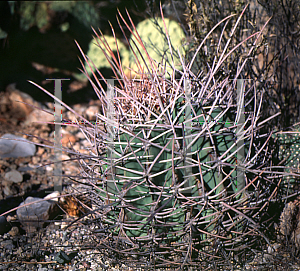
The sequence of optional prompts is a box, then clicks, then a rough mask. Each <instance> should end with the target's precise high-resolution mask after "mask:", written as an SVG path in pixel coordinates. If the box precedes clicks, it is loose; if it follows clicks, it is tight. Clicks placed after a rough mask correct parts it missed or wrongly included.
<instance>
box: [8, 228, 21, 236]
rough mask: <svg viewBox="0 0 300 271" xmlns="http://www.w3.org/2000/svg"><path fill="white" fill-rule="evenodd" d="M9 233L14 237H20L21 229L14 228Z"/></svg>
mask: <svg viewBox="0 0 300 271" xmlns="http://www.w3.org/2000/svg"><path fill="white" fill-rule="evenodd" d="M8 233H9V234H10V236H12V237H14V236H17V235H19V228H18V227H12V228H11V230H10V231H9V232H8Z"/></svg>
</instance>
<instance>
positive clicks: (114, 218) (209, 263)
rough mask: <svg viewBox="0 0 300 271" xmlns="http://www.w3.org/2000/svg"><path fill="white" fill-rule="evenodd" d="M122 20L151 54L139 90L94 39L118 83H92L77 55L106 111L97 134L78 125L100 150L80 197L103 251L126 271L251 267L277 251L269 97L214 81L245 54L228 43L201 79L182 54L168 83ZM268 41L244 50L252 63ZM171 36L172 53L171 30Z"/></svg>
mask: <svg viewBox="0 0 300 271" xmlns="http://www.w3.org/2000/svg"><path fill="white" fill-rule="evenodd" d="M241 16H242V15H240V17H238V19H237V20H236V24H238V22H239V20H240V18H241ZM120 18H121V19H122V20H123V22H124V23H125V25H126V26H127V27H128V30H130V31H131V34H132V35H134V36H135V40H136V41H137V42H138V45H139V46H138V47H139V48H142V50H143V55H144V57H143V58H141V57H140V56H142V52H138V53H135V64H134V65H135V67H142V66H143V65H142V64H146V63H147V64H146V69H145V70H144V69H142V68H141V70H140V72H139V73H138V72H137V71H135V73H136V74H137V78H139V79H132V78H129V77H127V76H126V73H125V72H124V70H123V67H122V63H121V61H120V55H119V54H114V53H113V50H110V48H109V46H108V43H107V41H106V40H105V37H104V36H101V35H99V34H98V33H97V32H96V31H94V32H95V35H96V37H95V39H97V41H100V43H99V44H100V45H101V46H100V47H102V50H103V52H109V53H110V56H111V57H110V56H108V57H107V60H108V61H109V63H110V64H111V67H112V70H113V71H114V73H115V76H116V79H107V78H104V77H103V76H102V74H101V73H100V72H99V71H97V73H96V72H94V71H93V68H92V67H93V63H91V62H90V61H89V59H88V58H87V57H86V56H85V54H84V53H83V52H82V50H81V49H80V46H79V45H78V47H79V49H80V50H81V53H82V55H83V57H84V59H85V61H86V62H87V63H89V64H88V66H89V67H90V70H91V72H88V71H87V68H86V67H87V65H85V64H83V63H82V66H83V72H84V74H85V75H86V76H87V78H88V79H89V81H90V82H91V84H92V85H93V88H94V89H95V92H96V93H97V95H98V97H99V99H100V101H101V102H102V110H101V112H99V113H98V114H97V121H96V122H95V123H90V122H87V121H86V120H84V119H83V118H82V120H84V121H85V122H86V123H85V126H83V125H81V124H78V126H79V127H80V129H81V130H82V131H83V132H84V133H85V134H86V136H87V138H89V140H90V142H91V143H93V146H92V148H91V156H90V157H89V159H88V160H87V159H86V157H83V156H81V157H82V166H83V168H85V172H84V173H83V177H84V178H82V179H83V180H84V181H82V182H84V184H85V185H84V186H83V187H82V189H83V192H84V193H85V195H88V196H87V198H88V199H89V201H91V202H92V206H93V208H92V211H91V212H90V213H89V214H91V213H92V214H93V223H96V229H95V231H94V232H93V234H94V236H95V238H96V239H97V240H98V242H97V247H98V248H99V249H105V251H106V253H107V255H109V256H110V257H112V258H118V259H119V261H124V262H126V264H127V265H129V264H135V266H136V264H137V263H138V264H140V265H141V266H145V267H148V268H154V269H155V268H158V267H163V266H168V267H178V268H183V267H184V266H191V267H194V268H196V269H205V268H208V269H210V270H211V269H212V268H216V267H217V266H218V265H224V264H227V265H232V263H233V262H234V261H240V263H242V262H245V261H246V260H249V259H251V257H250V255H252V256H253V251H254V250H253V247H255V248H256V249H257V246H261V245H262V244H263V243H268V242H269V239H268V236H267V234H266V232H267V229H268V227H269V225H270V224H268V223H266V222H265V221H266V220H267V218H268V215H267V214H268V206H269V202H270V201H272V200H273V199H274V198H275V197H276V193H275V192H274V191H276V189H278V187H277V179H276V176H277V175H276V174H275V173H276V172H275V171H273V170H272V166H271V162H270V155H269V154H270V148H268V141H269V139H270V138H271V136H270V135H267V134H264V135H260V133H259V132H260V129H261V127H262V126H263V125H262V124H263V122H259V114H260V112H259V109H260V101H259V99H258V98H259V97H260V98H262V96H259V95H258V93H256V90H255V87H254V85H253V84H252V83H251V84H249V82H248V83H247V82H246V83H244V81H243V80H239V73H238V74H236V75H235V77H234V79H233V80H229V78H228V77H226V78H220V77H217V71H218V70H219V69H220V68H221V67H222V63H223V62H224V60H225V59H226V58H228V57H229V56H230V54H231V53H232V52H233V51H234V50H235V49H236V48H237V47H238V46H240V45H241V44H237V45H233V46H230V40H228V41H227V43H226V44H222V42H223V40H222V37H220V42H219V45H218V46H219V50H218V52H219V55H217V56H216V58H215V60H214V61H213V63H209V64H208V65H210V67H211V68H210V72H209V73H208V74H204V75H203V74H201V73H199V74H194V73H192V71H191V67H192V65H193V61H194V59H195V58H194V59H192V60H191V62H189V63H185V61H184V57H183V56H182V55H181V54H180V52H179V53H178V54H179V56H180V59H181V65H182V68H181V69H176V68H175V65H174V66H170V67H165V71H166V70H167V69H170V68H172V71H173V72H172V76H171V77H167V76H166V74H164V73H163V72H162V70H161V68H160V67H158V66H159V65H158V63H157V62H155V61H154V60H153V59H152V58H151V57H150V55H149V54H148V53H147V51H146V48H145V46H144V43H143V40H142V39H141V37H140V35H139V34H138V32H136V29H135V26H134V25H133V23H132V20H131V18H130V16H129V15H128V18H129V21H130V22H131V26H130V25H129V24H128V23H127V22H126V20H125V19H124V18H123V16H122V15H121V14H120ZM232 18H233V15H232V16H229V17H227V18H225V19H224V20H222V21H221V22H220V23H219V24H218V25H217V26H216V27H220V25H221V24H222V23H224V22H226V21H227V20H230V19H232ZM162 21H164V17H163V14H162ZM226 25H227V24H226V23H225V27H226ZM216 27H215V28H216ZM215 28H214V29H215ZM214 29H212V30H211V31H210V33H211V32H212V31H213V30H214ZM234 29H235V26H234V27H233V31H232V35H233V34H234ZM165 31H166V28H165ZM260 35H261V31H260V32H258V33H255V34H253V35H252V36H250V37H248V38H247V39H245V40H244V43H246V42H248V43H250V42H251V46H250V47H249V51H248V52H247V54H248V56H250V55H251V53H252V51H253V49H254V48H255V44H256V41H257V40H258V39H259V37H260ZM166 37H167V40H168V44H169V46H170V52H172V50H173V49H172V48H171V42H172V40H171V39H169V36H168V32H167V31H166ZM207 38H209V35H207V36H206V38H205V39H207ZM205 39H204V41H203V42H202V43H201V45H200V47H201V46H203V44H204V43H205ZM115 40H117V39H115ZM129 44H130V43H129ZM200 47H199V49H198V50H197V51H199V50H200ZM197 51H196V53H195V57H196V54H197ZM138 54H139V56H138ZM145 58H146V59H145ZM142 62H143V63H142ZM168 62H170V61H168ZM245 62H246V60H245V61H244V62H243V64H242V65H241V68H242V67H243V65H244V64H245ZM163 63H167V61H164V62H163ZM169 64H172V61H171V63H169ZM166 65H167V64H165V66H166ZM90 74H91V75H90ZM98 75H100V76H101V77H102V78H101V79H102V80H104V81H105V82H106V84H107V90H105V89H103V87H102V85H101V83H100V80H99V78H98ZM39 88H41V89H43V88H42V87H39ZM43 90H44V89H43ZM44 91H46V90H44ZM244 111H246V112H247V115H245V114H244ZM245 116H246V117H245ZM72 125H74V124H72ZM95 217H96V218H95ZM107 248H109V249H108V250H107ZM129 259H130V260H129Z"/></svg>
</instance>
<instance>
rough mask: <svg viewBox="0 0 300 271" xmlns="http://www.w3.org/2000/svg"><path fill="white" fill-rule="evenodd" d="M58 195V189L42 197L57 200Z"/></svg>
mask: <svg viewBox="0 0 300 271" xmlns="http://www.w3.org/2000/svg"><path fill="white" fill-rule="evenodd" d="M59 195H60V193H59V191H54V192H52V193H51V194H49V195H47V196H46V197H44V199H46V200H51V201H56V202H58V199H59V198H58V197H59Z"/></svg>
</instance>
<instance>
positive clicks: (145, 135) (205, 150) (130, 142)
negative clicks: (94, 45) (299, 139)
mask: <svg viewBox="0 0 300 271" xmlns="http://www.w3.org/2000/svg"><path fill="white" fill-rule="evenodd" d="M176 99H177V102H176V106H175V107H174V110H173V112H172V113H171V112H170V114H169V115H170V116H171V122H172V126H173V127H174V130H172V129H170V127H171V125H170V126H165V124H166V123H164V121H162V120H160V121H157V120H155V118H152V120H151V121H146V122H143V123H136V122H132V121H130V122H129V123H128V122H126V123H121V125H122V127H123V128H124V130H123V131H122V132H121V131H119V132H118V134H117V135H116V137H115V139H114V143H113V145H114V153H115V154H114V158H113V159H112V160H113V162H112V164H113V166H112V167H113V168H114V170H113V172H114V174H115V175H114V177H112V178H113V179H114V180H111V184H110V185H108V187H107V191H108V192H109V194H112V195H115V196H112V197H111V198H110V199H113V200H116V199H118V195H124V203H123V204H124V206H126V207H125V208H124V210H125V211H124V212H125V215H124V219H126V221H127V223H128V224H129V225H132V226H128V225H127V226H126V227H124V230H125V233H126V235H127V236H134V237H139V238H141V237H143V236H147V234H148V233H149V227H150V225H151V228H152V231H153V229H154V231H155V234H157V235H161V236H163V237H162V238H166V237H168V238H167V240H168V241H170V240H172V238H173V239H174V238H175V239H178V238H180V236H176V237H175V236H174V231H176V228H178V229H180V228H182V226H183V225H184V223H185V221H186V219H187V213H189V216H190V215H191V214H192V213H193V211H191V210H189V212H188V211H187V210H186V209H185V207H184V203H185V202H186V200H187V198H185V197H192V198H194V201H195V206H194V207H193V208H194V209H195V210H196V209H198V210H197V211H199V208H201V207H202V206H203V198H204V196H205V195H204V194H207V193H208V192H210V193H208V195H209V197H211V198H215V199H219V198H221V197H223V196H225V195H226V194H227V195H230V194H234V193H236V192H237V186H236V181H234V179H236V176H237V174H236V170H235V168H236V153H235V152H236V146H233V145H235V144H236V143H235V141H236V138H235V134H234V130H233V128H230V127H233V125H232V123H233V121H232V118H230V117H229V113H230V112H229V111H228V112H227V113H224V110H223V109H222V108H221V107H218V106H215V107H214V109H213V110H212V112H211V113H210V111H211V110H210V109H211V107H207V108H206V109H203V108H202V107H201V105H200V104H197V103H196V104H195V105H193V106H192V108H189V106H185V104H186V101H185V98H184V97H181V96H180V97H177V98H176ZM192 112H195V113H192ZM231 113H232V112H231ZM166 115H168V114H167V113H166ZM191 117H192V120H191ZM133 124H134V127H135V128H134V129H132V128H131V127H132V126H133ZM187 127H188V128H187ZM204 127H206V128H204ZM199 131H205V132H204V133H203V134H202V135H201V134H200V136H199ZM208 131H209V132H208ZM209 133H211V137H210V136H209ZM211 140H213V142H211ZM175 141H176V142H178V143H179V144H178V145H176V144H174V143H175ZM145 142H148V143H145ZM149 142H150V144H149ZM213 146H215V148H214V147H213ZM228 150H229V151H228ZM226 152H227V153H226ZM225 153H226V154H225ZM222 155H224V156H223V157H222V160H223V162H225V163H227V164H228V165H229V166H226V167H224V166H223V165H222V162H221V161H220V163H219V166H218V162H217V161H216V157H217V158H218V157H220V156H222ZM110 159H111V157H109V155H108V158H107V160H108V161H107V164H109V161H110ZM197 161H199V162H200V164H201V172H200V170H199V163H197ZM149 167H151V169H150V171H149ZM226 168H227V169H226ZM106 169H107V167H106ZM221 169H222V170H224V171H226V172H227V174H229V172H231V175H230V176H229V178H228V181H227V183H230V182H231V185H232V187H231V189H228V187H227V188H226V187H225V183H223V180H224V177H225V176H224V171H223V172H222V170H221ZM201 174H202V176H201ZM201 177H202V178H203V180H204V186H205V187H202V186H201V185H200V179H201ZM178 190H181V193H182V195H183V197H178ZM204 191H205V192H204ZM230 191H231V192H230ZM203 192H204V194H203ZM197 202H198V203H199V205H197V204H196V203H197ZM200 202H201V203H200ZM157 210H158V211H159V213H161V212H162V210H163V212H164V216H163V215H161V214H160V215H156V214H155V212H157ZM214 213H215V210H214V209H211V208H210V207H209V206H206V208H205V210H204V211H203V212H202V216H203V219H204V221H205V222H204V224H205V225H209V227H208V228H207V229H206V230H207V231H212V230H213V228H214V223H210V222H211V221H213V220H214V219H217V217H216V216H215V215H214ZM114 216H118V214H117V213H114V214H113V217H114ZM112 220H113V219H112ZM162 225H164V227H162ZM171 228H172V231H170V232H172V234H167V233H166V232H168V229H171ZM203 239H205V237H203Z"/></svg>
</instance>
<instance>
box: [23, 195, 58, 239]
mask: <svg viewBox="0 0 300 271" xmlns="http://www.w3.org/2000/svg"><path fill="white" fill-rule="evenodd" d="M40 200H41V198H36V197H28V198H26V200H25V201H23V202H22V203H21V204H20V205H19V207H22V206H23V205H25V204H30V203H31V204H30V205H27V206H26V207H25V206H24V207H22V208H18V209H17V217H18V219H19V220H20V222H21V223H22V225H23V226H24V228H25V230H26V231H27V232H29V233H31V232H34V231H36V229H37V228H41V227H43V225H44V223H45V222H44V221H45V220H48V219H49V217H50V214H51V211H52V210H53V207H54V204H53V203H52V202H50V201H48V200H44V201H40ZM36 201H39V202H36Z"/></svg>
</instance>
